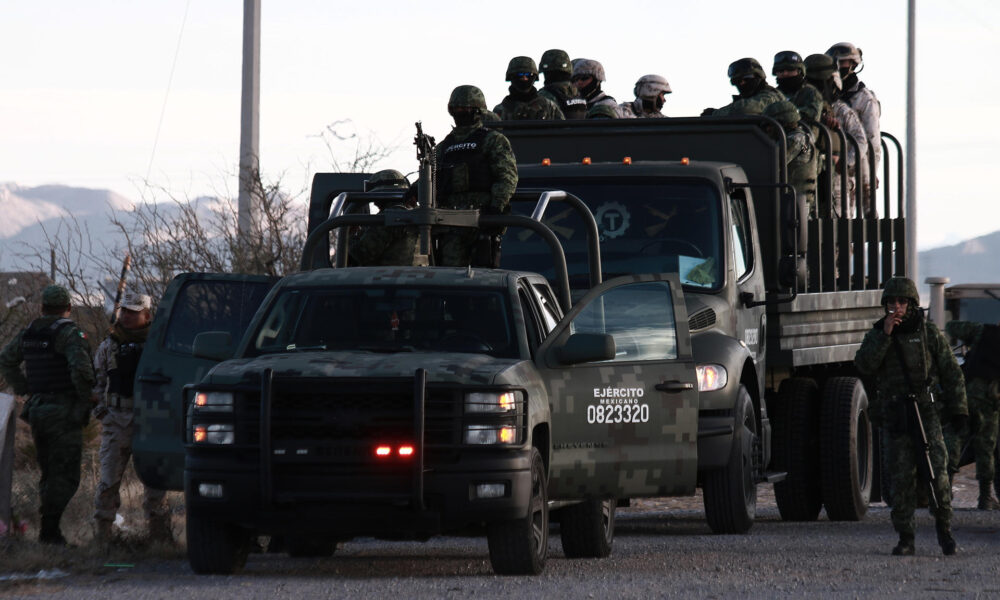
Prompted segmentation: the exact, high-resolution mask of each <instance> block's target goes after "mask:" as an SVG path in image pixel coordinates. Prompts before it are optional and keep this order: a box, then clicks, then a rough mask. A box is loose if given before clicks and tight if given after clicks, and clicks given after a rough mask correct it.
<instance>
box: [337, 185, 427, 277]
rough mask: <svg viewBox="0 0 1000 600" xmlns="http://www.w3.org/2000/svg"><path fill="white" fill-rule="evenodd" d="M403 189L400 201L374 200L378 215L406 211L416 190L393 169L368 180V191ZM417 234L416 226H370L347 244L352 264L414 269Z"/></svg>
mask: <svg viewBox="0 0 1000 600" xmlns="http://www.w3.org/2000/svg"><path fill="white" fill-rule="evenodd" d="M391 190H402V191H404V192H405V194H404V196H403V198H402V200H376V201H375V206H377V207H378V209H379V214H381V213H382V212H383V211H385V210H387V209H393V210H409V209H411V208H413V207H414V206H415V205H416V188H415V187H411V186H410V182H409V181H408V180H407V179H406V176H405V175H403V174H402V173H400V172H399V171H397V170H395V169H384V170H382V171H379V172H378V173H375V174H374V175H372V178H371V179H369V180H368V187H367V188H366V190H365V191H367V192H379V191H383V192H384V191H391ZM418 237H419V233H418V231H417V228H416V227H415V226H405V227H384V226H379V225H375V226H370V227H365V228H364V230H363V231H362V232H361V233H360V234H359V235H357V236H356V237H353V238H352V239H351V241H350V245H349V250H348V251H349V253H350V257H351V264H357V265H361V266H366V267H375V266H414V265H416V264H417V242H418Z"/></svg>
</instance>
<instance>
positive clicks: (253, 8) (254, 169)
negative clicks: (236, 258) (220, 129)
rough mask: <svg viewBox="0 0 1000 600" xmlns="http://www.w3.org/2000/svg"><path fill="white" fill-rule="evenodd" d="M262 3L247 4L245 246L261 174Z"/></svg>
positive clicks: (241, 221) (241, 227) (241, 224)
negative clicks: (254, 194)
mask: <svg viewBox="0 0 1000 600" xmlns="http://www.w3.org/2000/svg"><path fill="white" fill-rule="evenodd" d="M259 146H260V0H243V93H242V104H241V110H240V182H239V202H238V209H239V215H238V218H237V228H238V231H237V234H238V238H239V240H240V242H241V244H243V245H244V246H245V245H246V242H247V240H246V236H247V235H249V234H250V232H251V230H252V223H253V210H254V207H253V201H252V192H253V185H254V182H255V181H256V180H257V178H258V177H259V171H260V160H259V157H260V153H259Z"/></svg>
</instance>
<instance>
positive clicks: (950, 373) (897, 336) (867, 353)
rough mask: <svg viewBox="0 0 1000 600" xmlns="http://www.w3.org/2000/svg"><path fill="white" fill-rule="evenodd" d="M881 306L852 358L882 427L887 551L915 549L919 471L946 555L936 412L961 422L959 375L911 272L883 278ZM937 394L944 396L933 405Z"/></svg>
mask: <svg viewBox="0 0 1000 600" xmlns="http://www.w3.org/2000/svg"><path fill="white" fill-rule="evenodd" d="M882 306H883V307H884V308H885V312H886V316H885V317H883V318H882V319H880V320H878V321H876V322H875V325H874V327H872V329H871V330H869V331H868V333H867V334H866V335H865V339H864V341H863V342H862V343H861V348H859V349H858V353H857V355H856V356H855V357H854V364H855V366H857V368H858V370H859V371H861V372H862V373H864V374H866V375H870V376H873V379H874V380H875V381H876V382H877V383H876V385H877V386H878V390H877V394H876V396H875V398H873V402H872V408H871V419H872V422H873V423H874V424H876V425H881V426H883V427H885V429H886V431H887V433H888V452H889V464H890V466H891V469H892V471H891V472H892V474H891V477H892V489H893V493H892V525H893V527H894V528H895V529H896V532H897V533H898V534H899V543H898V544H897V545H896V547H895V548H893V549H892V553H893V554H895V555H903V556H907V555H912V554H913V553H914V533H915V521H914V518H913V512H914V510H915V508H916V504H917V481H918V479H920V480H922V481H924V482H925V483H924V485H929V486H930V488H931V491H932V496H931V502H932V508H931V511H932V513H933V514H934V519H935V524H936V526H937V527H936V528H937V538H938V543H939V544H940V545H941V550H942V552H944V554H946V555H951V554H955V551H956V544H955V538H954V537H952V535H951V515H952V511H951V486H950V485H949V484H948V471H947V463H948V451H947V450H946V448H945V443H944V438H943V437H942V434H941V419H942V418H944V419H949V420H951V421H961V422H962V423H964V422H965V420H967V419H968V413H969V409H968V405H967V404H966V401H965V381H964V379H963V378H962V371H961V369H960V368H959V366H958V362H957V361H956V360H955V357H954V355H953V354H952V353H951V348H949V347H948V340H946V339H945V337H944V335H942V333H941V331H940V330H939V329H938V328H937V327H935V325H934V324H933V323H931V322H930V321H928V320H926V319H925V318H924V314H923V311H921V309H920V296H919V294H918V293H917V286H916V284H914V283H913V281H912V280H910V279H907V278H905V277H893V278H891V279H889V281H887V282H886V283H885V286H884V288H883V291H882ZM936 402H943V403H944V404H943V406H942V408H941V410H940V411H939V410H938V407H937V406H935V403H936ZM939 412H940V417H939Z"/></svg>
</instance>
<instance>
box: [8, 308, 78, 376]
mask: <svg viewBox="0 0 1000 600" xmlns="http://www.w3.org/2000/svg"><path fill="white" fill-rule="evenodd" d="M35 323H37V321H35V322H32V324H31V325H29V326H28V329H27V330H25V332H24V334H22V335H21V353H22V355H23V356H24V371H25V374H26V375H27V379H28V393H29V394H53V393H58V392H71V391H73V390H74V388H73V380H72V379H71V378H70V374H69V362H68V361H67V360H66V356H64V355H63V354H60V353H58V352H56V336H57V335H58V334H59V332H60V331H62V329H63V327H67V326H70V325H72V324H73V321H72V320H70V319H58V320H56V321H54V322H53V323H52V324H51V325H49V326H48V327H42V328H38V327H36V326H35Z"/></svg>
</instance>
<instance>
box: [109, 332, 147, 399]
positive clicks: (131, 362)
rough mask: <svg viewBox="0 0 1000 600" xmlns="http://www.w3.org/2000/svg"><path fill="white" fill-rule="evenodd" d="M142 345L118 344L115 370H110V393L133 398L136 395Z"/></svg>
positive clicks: (132, 343)
mask: <svg viewBox="0 0 1000 600" xmlns="http://www.w3.org/2000/svg"><path fill="white" fill-rule="evenodd" d="M142 347H143V344H141V343H134V342H127V343H120V344H118V351H117V352H115V368H113V369H109V370H108V393H109V394H118V395H119V396H121V397H123V398H131V397H132V396H133V395H134V394H135V372H136V369H137V368H138V367H139V357H141V356H142Z"/></svg>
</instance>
